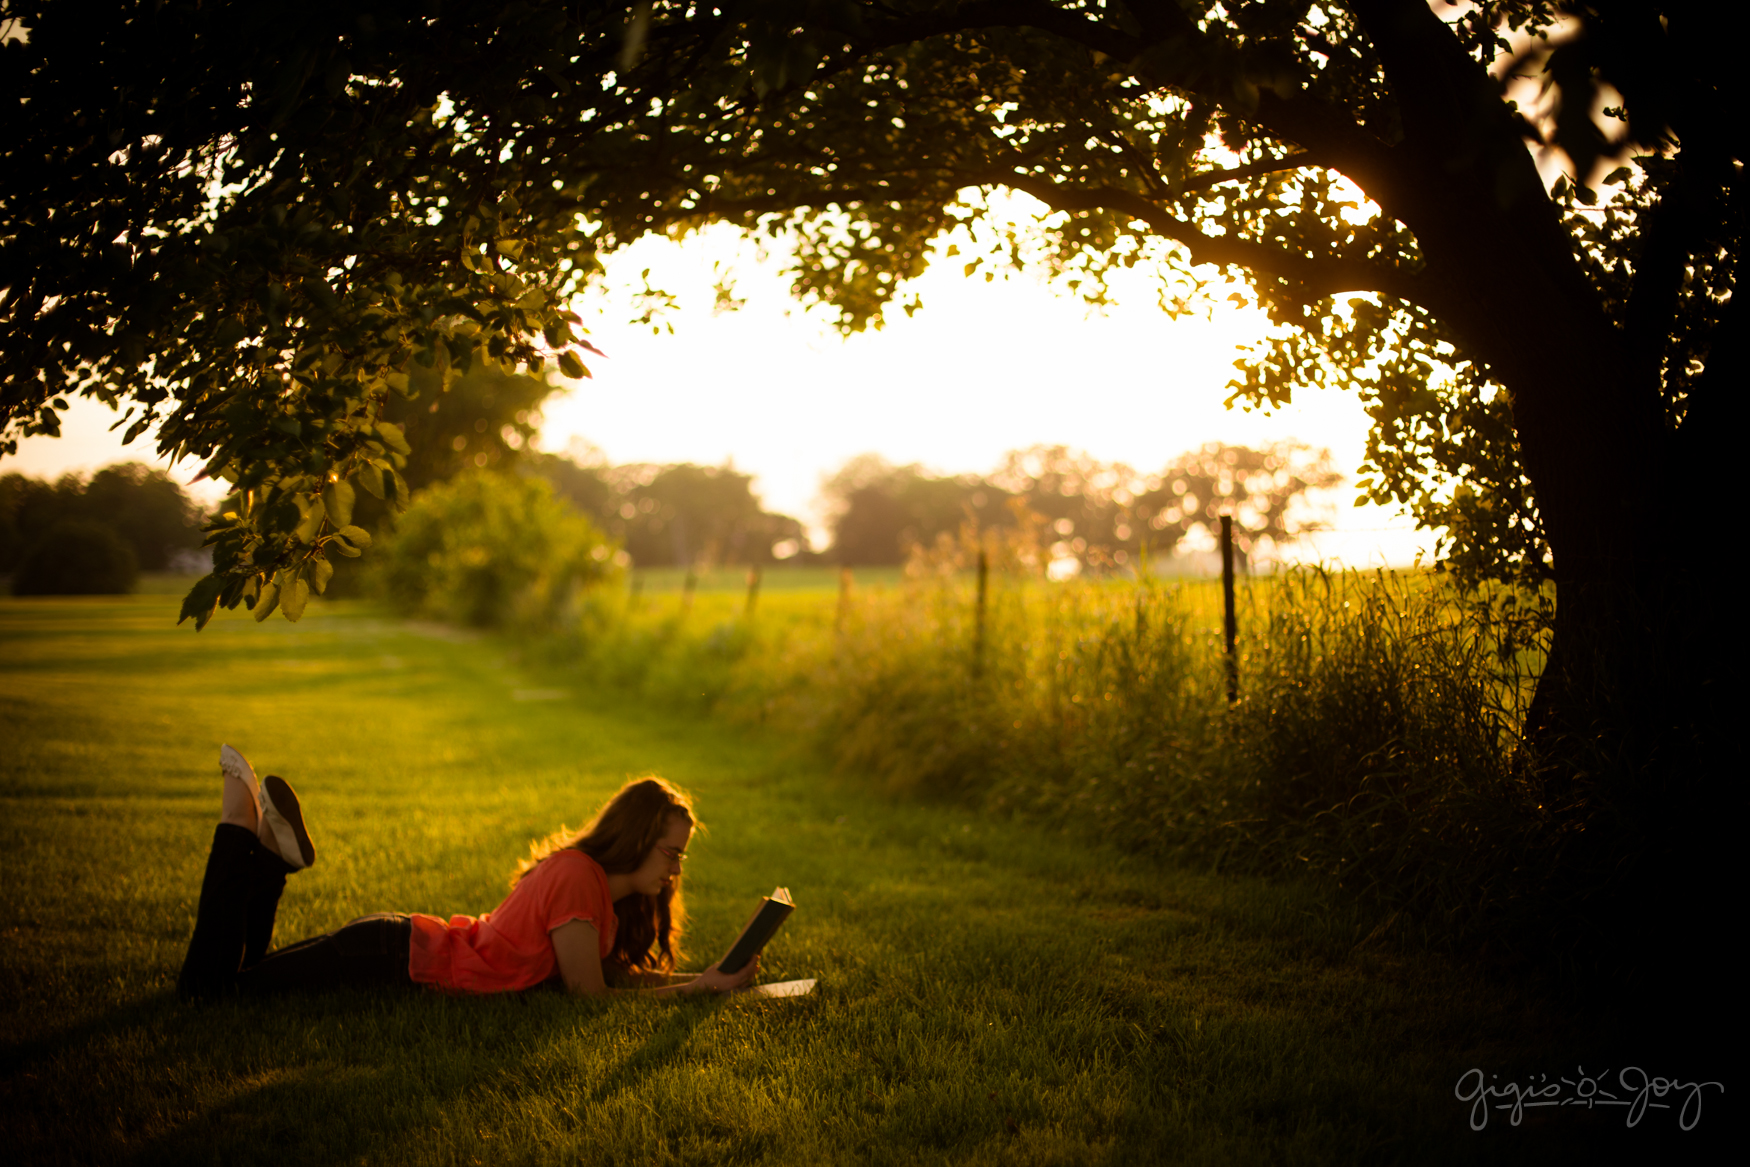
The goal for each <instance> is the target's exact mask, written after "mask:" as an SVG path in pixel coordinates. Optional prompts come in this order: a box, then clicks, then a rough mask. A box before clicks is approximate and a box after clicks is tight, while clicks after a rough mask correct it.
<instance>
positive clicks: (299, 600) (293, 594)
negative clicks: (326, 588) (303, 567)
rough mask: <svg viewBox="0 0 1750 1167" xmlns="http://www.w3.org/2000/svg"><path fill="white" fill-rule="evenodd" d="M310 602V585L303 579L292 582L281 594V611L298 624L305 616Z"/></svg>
mask: <svg viewBox="0 0 1750 1167" xmlns="http://www.w3.org/2000/svg"><path fill="white" fill-rule="evenodd" d="M309 602H310V585H309V584H307V583H305V582H304V581H303V580H302V579H294V580H292V581H291V582H290V583H289V584H288V585H287V586H286V587H285V588H284V589H282V590H281V592H280V611H282V612H284V613H285V614H286V619H287V620H290V621H291V622H292V623H294V624H296V623H297V622H298V621H299V620H300V619H301V618H302V617H303V615H304V605H306V604H308V603H309Z"/></svg>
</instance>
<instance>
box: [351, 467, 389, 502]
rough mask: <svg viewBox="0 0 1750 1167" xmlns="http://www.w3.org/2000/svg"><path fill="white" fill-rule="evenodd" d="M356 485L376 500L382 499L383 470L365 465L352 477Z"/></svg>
mask: <svg viewBox="0 0 1750 1167" xmlns="http://www.w3.org/2000/svg"><path fill="white" fill-rule="evenodd" d="M353 477H354V478H356V479H358V484H359V485H360V486H362V487H364V488H365V490H367V491H368V492H370V493H371V494H372V495H374V496H376V497H377V498H382V497H383V468H382V467H380V466H376V465H373V464H371V463H368V462H367V463H366V464H365V465H363V466H360V467H359V469H358V473H357V474H354V475H353Z"/></svg>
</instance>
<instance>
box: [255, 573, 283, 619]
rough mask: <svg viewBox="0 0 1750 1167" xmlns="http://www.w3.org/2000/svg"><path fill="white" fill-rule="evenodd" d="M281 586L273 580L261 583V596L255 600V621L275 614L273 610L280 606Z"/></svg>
mask: <svg viewBox="0 0 1750 1167" xmlns="http://www.w3.org/2000/svg"><path fill="white" fill-rule="evenodd" d="M279 602H280V586H279V584H277V583H275V582H274V581H273V580H268V581H267V582H266V583H265V584H263V585H261V596H260V598H259V599H257V600H256V601H255V622H256V623H257V624H259V623H261V622H262V621H263V620H265V619H267V618H268V617H269V616H271V615H273V610H274V609H275V608H276V607H278V606H279Z"/></svg>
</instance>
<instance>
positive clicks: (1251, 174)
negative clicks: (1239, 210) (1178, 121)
mask: <svg viewBox="0 0 1750 1167" xmlns="http://www.w3.org/2000/svg"><path fill="white" fill-rule="evenodd" d="M1317 165H1319V164H1318V163H1317V162H1314V161H1313V160H1312V151H1310V150H1296V151H1295V152H1294V153H1292V154H1289V155H1287V156H1286V157H1282V158H1266V159H1264V160H1263V161H1261V162H1253V163H1251V164H1250V165H1247V166H1232V167H1229V168H1228V169H1226V170H1208V171H1205V172H1203V173H1202V174H1193V175H1192V176H1191V177H1190V178H1187V179H1186V180H1185V181H1184V182H1180V183H1174V184H1173V185H1171V186H1169V187H1167V191H1168V193H1171V194H1176V195H1180V194H1190V193H1191V192H1192V191H1199V190H1208V189H1209V188H1210V187H1212V186H1220V185H1221V184H1222V183H1224V182H1243V181H1244V180H1246V179H1248V178H1257V177H1258V176H1259V175H1261V174H1275V173H1277V172H1278V171H1283V170H1298V169H1300V168H1301V167H1302V166H1317Z"/></svg>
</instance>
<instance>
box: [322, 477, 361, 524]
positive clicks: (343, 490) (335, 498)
mask: <svg viewBox="0 0 1750 1167" xmlns="http://www.w3.org/2000/svg"><path fill="white" fill-rule="evenodd" d="M356 497H357V494H356V492H355V491H354V490H353V488H352V484H351V483H350V482H347V481H345V480H341V481H339V482H330V483H329V484H328V486H327V487H326V488H325V489H324V490H323V491H322V504H323V506H325V507H326V508H327V509H328V517H329V519H330V520H332V521H333V523H334V525H335V526H337V527H344V526H346V525H347V524H349V523H351V522H352V504H353V502H354V500H355V499H356Z"/></svg>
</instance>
